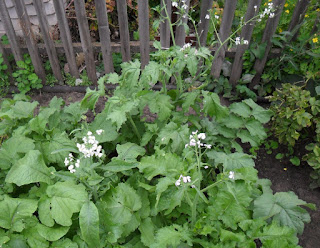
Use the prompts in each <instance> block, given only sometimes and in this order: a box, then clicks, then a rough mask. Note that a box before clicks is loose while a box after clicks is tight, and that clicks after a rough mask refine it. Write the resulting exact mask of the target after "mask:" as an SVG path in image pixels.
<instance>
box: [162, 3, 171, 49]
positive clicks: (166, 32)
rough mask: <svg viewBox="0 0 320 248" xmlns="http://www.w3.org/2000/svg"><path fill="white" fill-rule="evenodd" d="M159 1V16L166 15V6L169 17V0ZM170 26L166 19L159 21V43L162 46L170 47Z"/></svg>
mask: <svg viewBox="0 0 320 248" xmlns="http://www.w3.org/2000/svg"><path fill="white" fill-rule="evenodd" d="M160 1H161V16H162V17H163V16H164V17H167V14H166V11H165V9H164V8H166V10H167V12H168V15H169V18H170V19H171V0H160ZM170 37H171V34H170V27H169V22H168V20H167V19H165V20H163V21H162V22H161V23H160V43H161V47H162V48H169V47H170Z"/></svg>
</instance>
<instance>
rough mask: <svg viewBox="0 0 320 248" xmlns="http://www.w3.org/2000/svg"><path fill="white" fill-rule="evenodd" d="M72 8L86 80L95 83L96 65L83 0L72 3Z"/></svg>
mask: <svg viewBox="0 0 320 248" xmlns="http://www.w3.org/2000/svg"><path fill="white" fill-rule="evenodd" d="M74 7H75V11H76V15H77V22H78V27H79V33H80V38H81V45H82V49H83V53H84V56H85V61H86V70H87V74H88V78H89V79H90V80H91V81H92V82H93V83H97V74H96V65H95V62H94V55H93V48H92V43H91V38H90V31H89V24H88V20H87V16H86V9H85V6H84V0H78V1H74Z"/></svg>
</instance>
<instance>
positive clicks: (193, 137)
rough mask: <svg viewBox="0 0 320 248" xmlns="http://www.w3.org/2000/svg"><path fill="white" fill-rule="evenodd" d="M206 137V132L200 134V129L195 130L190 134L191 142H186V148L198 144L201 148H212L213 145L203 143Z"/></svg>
mask: <svg viewBox="0 0 320 248" xmlns="http://www.w3.org/2000/svg"><path fill="white" fill-rule="evenodd" d="M205 138H206V134H205V133H199V134H198V130H197V131H195V132H192V135H190V137H189V139H190V141H189V144H186V145H185V148H187V147H188V146H198V147H199V148H200V147H205V148H208V149H211V147H212V145H209V144H204V143H201V140H204V139H205Z"/></svg>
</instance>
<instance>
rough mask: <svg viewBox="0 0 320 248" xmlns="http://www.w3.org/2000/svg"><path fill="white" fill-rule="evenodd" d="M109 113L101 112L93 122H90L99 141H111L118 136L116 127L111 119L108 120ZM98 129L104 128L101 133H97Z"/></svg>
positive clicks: (91, 129)
mask: <svg viewBox="0 0 320 248" xmlns="http://www.w3.org/2000/svg"><path fill="white" fill-rule="evenodd" d="M106 118H107V113H106V112H101V113H100V114H98V115H97V116H96V117H95V118H94V121H93V122H92V123H90V126H89V130H90V131H91V132H92V133H93V134H95V137H96V139H97V140H98V141H99V143H104V142H110V141H113V140H115V139H116V138H117V137H118V135H119V134H118V132H117V130H116V127H115V126H114V125H113V124H112V122H111V121H110V120H106ZM97 130H103V132H102V133H101V135H96V131H97Z"/></svg>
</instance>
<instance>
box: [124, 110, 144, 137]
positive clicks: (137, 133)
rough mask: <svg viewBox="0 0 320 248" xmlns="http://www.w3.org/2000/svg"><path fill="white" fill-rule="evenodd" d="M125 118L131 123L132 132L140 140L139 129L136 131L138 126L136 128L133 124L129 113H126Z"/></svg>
mask: <svg viewBox="0 0 320 248" xmlns="http://www.w3.org/2000/svg"><path fill="white" fill-rule="evenodd" d="M127 118H128V119H129V121H130V123H131V125H132V127H133V131H134V133H135V134H136V135H137V137H138V139H139V140H141V135H140V133H139V131H138V128H137V126H136V124H135V123H134V121H133V120H132V117H131V115H129V114H127Z"/></svg>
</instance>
